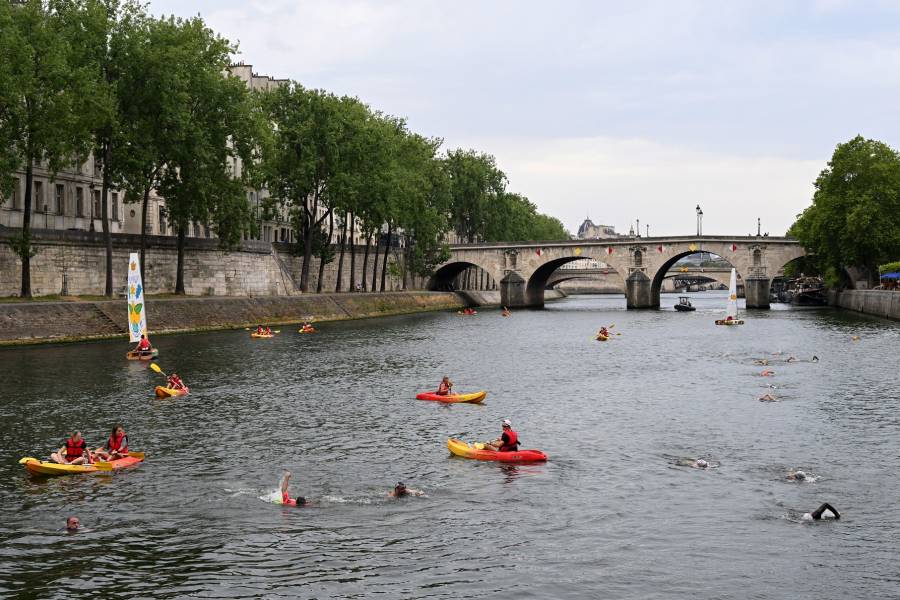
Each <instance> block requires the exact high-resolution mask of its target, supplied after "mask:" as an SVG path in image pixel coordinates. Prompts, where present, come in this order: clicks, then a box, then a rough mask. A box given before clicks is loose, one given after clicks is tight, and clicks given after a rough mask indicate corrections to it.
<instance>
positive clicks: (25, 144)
mask: <svg viewBox="0 0 900 600" xmlns="http://www.w3.org/2000/svg"><path fill="white" fill-rule="evenodd" d="M59 7H63V9H65V8H66V4H65V3H61V2H44V1H42V0H26V1H24V2H20V3H12V2H0V56H2V61H0V62H3V63H4V65H3V67H2V68H0V83H3V88H2V89H0V107H2V108H0V136H2V138H0V148H2V150H0V153H2V154H0V169H2V170H0V186H2V188H3V190H4V195H6V194H8V193H9V190H10V188H11V185H12V183H13V176H14V172H15V171H16V170H18V169H22V168H23V167H24V170H25V197H24V202H23V212H22V231H21V233H20V234H19V235H18V236H17V237H16V238H15V239H14V240H13V244H12V247H13V249H14V250H15V251H16V253H17V254H18V255H19V258H20V260H21V261H22V288H21V295H22V297H25V298H30V297H31V257H32V256H33V255H34V250H33V248H32V245H31V211H32V187H33V179H34V167H35V166H36V165H37V164H46V166H47V168H48V169H49V170H50V172H51V173H55V172H57V171H58V170H59V169H60V168H61V167H62V166H63V165H65V164H67V163H69V162H71V160H72V158H73V157H84V156H87V153H88V151H89V149H90V144H91V131H90V121H89V118H88V117H89V115H90V113H89V111H88V110H86V107H85V106H84V102H85V98H86V97H87V95H88V93H89V86H88V83H89V81H90V80H89V77H88V68H87V67H86V66H84V65H80V64H78V63H77V62H76V60H75V58H76V56H77V53H75V52H74V51H73V48H72V39H73V35H72V29H71V28H68V27H66V24H67V23H66V20H65V19H64V18H63V17H62V15H61V12H60V10H58V8H59Z"/></svg>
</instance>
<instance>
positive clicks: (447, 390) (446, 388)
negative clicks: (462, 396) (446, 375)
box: [437, 381, 450, 396]
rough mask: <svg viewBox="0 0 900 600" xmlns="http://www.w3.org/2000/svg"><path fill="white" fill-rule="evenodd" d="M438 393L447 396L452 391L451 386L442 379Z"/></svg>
mask: <svg viewBox="0 0 900 600" xmlns="http://www.w3.org/2000/svg"><path fill="white" fill-rule="evenodd" d="M437 393H438V395H440V396H446V395H447V394H449V393H450V386H449V385H447V384H446V383H444V382H443V381H442V382H441V385H439V386H438V391H437Z"/></svg>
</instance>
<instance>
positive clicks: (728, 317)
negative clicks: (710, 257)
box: [716, 268, 744, 325]
mask: <svg viewBox="0 0 900 600" xmlns="http://www.w3.org/2000/svg"><path fill="white" fill-rule="evenodd" d="M737 312H738V309H737V271H735V270H734V268H732V269H731V281H730V282H729V283H728V306H727V307H726V308H725V318H724V319H717V320H716V325H743V324H744V320H743V319H738V314H737Z"/></svg>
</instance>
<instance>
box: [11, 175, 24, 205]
mask: <svg viewBox="0 0 900 600" xmlns="http://www.w3.org/2000/svg"><path fill="white" fill-rule="evenodd" d="M20 202H21V200H20V199H19V178H18V177H16V178H15V179H14V180H13V189H12V207H13V208H22V207H21V206H19V203H20Z"/></svg>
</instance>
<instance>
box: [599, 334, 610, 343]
mask: <svg viewBox="0 0 900 600" xmlns="http://www.w3.org/2000/svg"><path fill="white" fill-rule="evenodd" d="M608 339H609V336H608V335H598V336H597V341H598V342H605V341H606V340H608Z"/></svg>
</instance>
